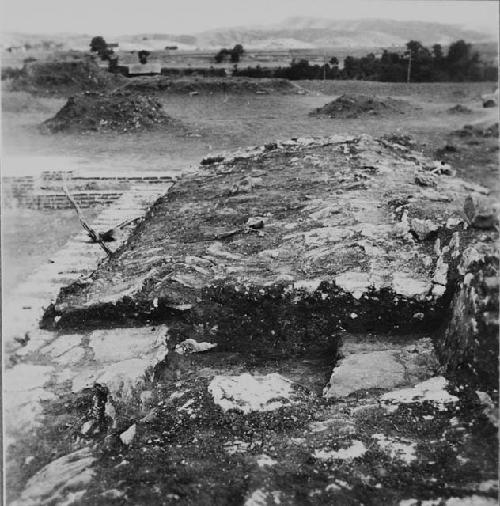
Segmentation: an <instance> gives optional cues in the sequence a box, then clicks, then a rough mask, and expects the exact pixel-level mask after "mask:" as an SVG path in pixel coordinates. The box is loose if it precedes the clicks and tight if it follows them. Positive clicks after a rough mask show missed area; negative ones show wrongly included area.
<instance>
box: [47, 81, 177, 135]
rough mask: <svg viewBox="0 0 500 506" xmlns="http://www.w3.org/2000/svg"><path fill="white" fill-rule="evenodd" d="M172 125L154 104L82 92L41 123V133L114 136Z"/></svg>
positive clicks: (131, 95) (122, 94) (118, 95)
mask: <svg viewBox="0 0 500 506" xmlns="http://www.w3.org/2000/svg"><path fill="white" fill-rule="evenodd" d="M173 124H174V121H173V120H172V118H170V117H169V116H168V115H167V114H166V113H165V112H164V111H163V108H162V105H161V104H160V103H159V102H157V101H156V100H154V99H152V98H150V97H147V96H142V95H139V94H137V93H131V92H123V91H115V92H112V93H97V92H85V93H83V94H81V95H76V96H73V97H70V98H69V99H68V101H67V102H66V104H65V105H64V107H63V108H62V109H61V110H60V111H59V112H58V113H57V114H56V115H55V116H54V117H53V118H50V119H48V120H47V121H45V122H44V123H43V124H42V126H41V128H42V131H44V132H50V133H57V132H66V131H70V132H88V131H101V130H104V131H106V130H114V131H118V132H129V131H138V130H144V129H151V128H158V127H164V126H167V125H171V126H173Z"/></svg>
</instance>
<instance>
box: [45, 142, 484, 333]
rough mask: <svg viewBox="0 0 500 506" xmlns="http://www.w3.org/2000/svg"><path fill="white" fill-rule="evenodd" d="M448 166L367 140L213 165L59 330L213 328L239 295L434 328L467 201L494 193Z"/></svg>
mask: <svg viewBox="0 0 500 506" xmlns="http://www.w3.org/2000/svg"><path fill="white" fill-rule="evenodd" d="M442 169H443V170H441V167H437V168H436V165H435V163H434V162H433V161H432V160H430V159H426V158H424V157H423V156H422V155H420V154H419V153H417V152H414V151H411V150H409V149H408V148H407V147H405V146H401V145H399V144H396V143H391V142H389V141H387V140H384V139H379V140H376V139H373V138H371V137H368V136H360V137H331V138H321V139H297V140H290V141H285V142H281V143H274V144H269V145H266V146H263V147H258V148H249V149H247V150H245V151H241V152H238V153H233V154H231V155H220V156H214V157H207V158H206V159H204V160H203V161H202V164H201V166H200V169H199V171H198V173H196V174H194V175H190V176H187V177H185V178H183V179H181V180H180V181H179V182H177V183H176V184H175V185H174V186H173V187H172V188H171V189H170V191H169V192H168V193H167V194H166V195H165V196H164V197H162V198H160V199H159V200H158V201H157V202H156V204H155V205H154V206H153V207H152V208H151V209H150V211H149V212H148V215H147V216H146V219H145V221H144V223H143V224H142V225H141V226H139V227H138V228H137V229H136V230H135V231H134V233H133V234H132V236H131V237H130V239H129V240H128V242H127V244H126V245H124V247H122V248H120V250H119V251H117V252H116V254H115V255H114V256H113V258H112V259H111V260H110V261H109V262H107V263H105V264H103V265H101V266H100V267H99V269H98V270H97V271H96V273H95V274H94V275H92V276H91V277H90V278H89V279H88V280H86V281H85V282H80V283H77V284H74V285H71V286H69V287H67V288H65V289H63V290H62V291H61V293H60V296H59V297H58V300H57V302H56V305H55V313H54V314H55V315H57V318H59V317H60V320H59V326H60V327H71V326H74V325H78V324H79V323H80V322H82V321H84V322H85V324H87V325H88V324H91V323H92V322H93V321H97V324H98V325H102V324H103V322H104V321H108V322H109V321H112V320H119V321H120V320H123V319H136V320H137V319H139V320H140V319H143V320H144V319H146V320H153V321H154V320H157V319H160V320H161V319H169V318H170V317H171V314H172V312H174V313H175V312H183V313H184V314H189V315H191V318H194V320H196V321H198V323H202V322H204V323H207V322H208V319H207V318H205V316H206V315H207V314H208V313H210V314H212V315H213V314H214V313H217V311H216V309H217V308H221V307H228V306H232V307H233V310H234V311H235V312H237V310H236V309H235V307H236V306H241V305H242V304H243V302H242V300H243V299H245V300H253V301H254V302H256V301H258V300H261V301H263V300H267V301H268V306H269V307H272V308H273V310H274V311H275V312H276V311H277V312H278V313H279V311H280V309H279V308H283V307H287V306H289V305H290V304H292V305H297V304H298V305H299V306H300V304H303V305H304V304H305V305H306V306H307V307H310V306H311V305H315V306H321V305H322V303H321V301H323V306H324V309H325V311H329V309H327V306H328V307H329V308H331V307H332V306H334V305H336V306H337V308H338V310H337V312H335V311H334V313H335V314H334V315H333V316H332V318H333V319H336V320H337V321H340V322H342V324H344V326H346V325H347V326H348V327H349V328H350V329H355V328H356V327H358V328H360V329H371V328H372V329H381V330H391V328H394V329H396V330H398V331H401V330H402V328H403V327H405V326H406V327H408V326H410V327H411V328H414V327H415V326H416V327H420V328H426V326H427V328H428V327H429V326H431V327H433V326H435V324H436V315H437V312H438V311H437V310H438V308H439V302H440V300H441V298H442V296H443V295H444V294H445V287H446V284H447V276H448V270H449V269H448V266H449V263H450V262H453V258H455V257H457V256H458V254H459V253H458V252H459V251H460V250H461V249H462V248H463V246H464V245H465V244H467V243H468V242H469V240H470V238H471V236H473V235H474V234H477V233H476V232H474V231H472V230H471V229H467V230H465V229H466V228H467V227H466V226H464V223H463V220H462V218H463V215H462V208H463V202H464V199H465V197H466V195H467V194H469V193H487V190H486V189H484V188H481V187H479V186H475V185H471V184H470V183H466V182H464V181H462V180H459V179H456V178H454V177H449V176H447V175H444V174H445V173H449V172H446V170H447V169H449V167H445V166H443V167H442ZM437 239H439V240H438V241H437ZM436 242H437V244H436ZM444 247H446V251H444V250H443V251H442V249H443V248H444ZM445 254H446V255H448V256H450V254H451V255H452V256H451V257H450V258H447V257H446V258H445V257H443V255H445ZM278 301H281V302H278ZM334 301H336V302H337V304H333V302H334ZM254 305H255V304H254ZM278 306H279V308H278V309H277V307H278ZM389 307H390V308H392V311H391V315H390V316H389V315H388V314H386V313H387V312H388V311H389V309H388V308H389ZM394 308H396V310H394ZM238 311H240V312H241V314H242V315H243V314H245V310H244V309H241V308H240V309H239V310H238ZM415 315H417V316H416V317H414V316H415ZM218 316H219V319H220V316H221V315H220V311H219V315H218ZM281 317H283V318H284V316H283V315H281V316H278V319H280V318H281ZM438 319H439V316H438ZM194 320H193V321H194ZM212 323H214V322H212ZM270 330H271V329H270ZM274 330H276V329H274ZM221 332H222V331H220V332H219V334H220V333H221ZM303 337H304V336H302V337H301V338H300V339H299V341H301V340H303V339H302V338H303ZM205 338H206V336H205ZM218 339H219V342H220V341H221V336H220V335H219V336H218ZM228 339H229V338H228ZM277 339H278V340H279V338H277Z"/></svg>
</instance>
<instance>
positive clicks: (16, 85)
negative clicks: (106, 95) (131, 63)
mask: <svg viewBox="0 0 500 506" xmlns="http://www.w3.org/2000/svg"><path fill="white" fill-rule="evenodd" d="M122 80H123V77H122V76H118V75H115V74H110V73H109V72H107V71H106V70H103V69H101V68H100V67H99V66H98V65H97V64H96V63H95V62H93V61H92V60H76V61H69V62H38V61H37V62H32V63H29V64H26V65H25V66H24V67H23V69H22V71H21V72H20V74H19V75H18V77H17V78H15V79H14V80H13V81H12V84H11V89H13V90H15V91H18V90H19V91H29V92H32V93H49V94H58V93H78V92H80V91H86V90H104V89H107V88H109V87H116V86H117V85H119V84H120V83H121V82H122Z"/></svg>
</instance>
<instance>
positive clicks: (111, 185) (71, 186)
mask: <svg viewBox="0 0 500 506" xmlns="http://www.w3.org/2000/svg"><path fill="white" fill-rule="evenodd" d="M170 181H172V177H171V176H165V175H151V174H144V175H130V176H127V175H120V176H118V175H93V174H87V175H85V174H75V173H73V172H71V171H68V172H62V171H45V172H42V173H41V174H40V175H37V176H33V175H26V176H12V177H10V176H9V177H3V178H2V197H3V201H4V205H5V206H6V207H24V208H28V209H68V208H71V207H72V206H71V204H70V202H69V200H68V198H67V197H66V194H65V193H64V191H63V184H64V185H66V187H67V188H68V190H69V192H70V193H71V195H72V196H73V198H74V199H75V201H76V202H77V203H78V205H79V206H80V207H82V208H87V207H94V206H96V205H108V204H110V203H111V202H113V201H115V200H117V199H118V198H120V197H121V196H122V195H123V193H124V192H125V191H128V190H129V189H130V187H131V185H132V184H134V185H136V184H144V185H148V186H149V185H159V184H165V183H168V182H170Z"/></svg>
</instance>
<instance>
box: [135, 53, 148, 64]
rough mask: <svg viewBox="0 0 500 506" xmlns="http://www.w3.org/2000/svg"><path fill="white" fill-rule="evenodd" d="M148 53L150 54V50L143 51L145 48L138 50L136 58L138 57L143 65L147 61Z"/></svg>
mask: <svg viewBox="0 0 500 506" xmlns="http://www.w3.org/2000/svg"><path fill="white" fill-rule="evenodd" d="M150 55H151V52H150V51H145V50H142V51H138V52H137V58H139V63H142V64H143V65H145V64H146V63H147V62H148V56H150Z"/></svg>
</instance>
